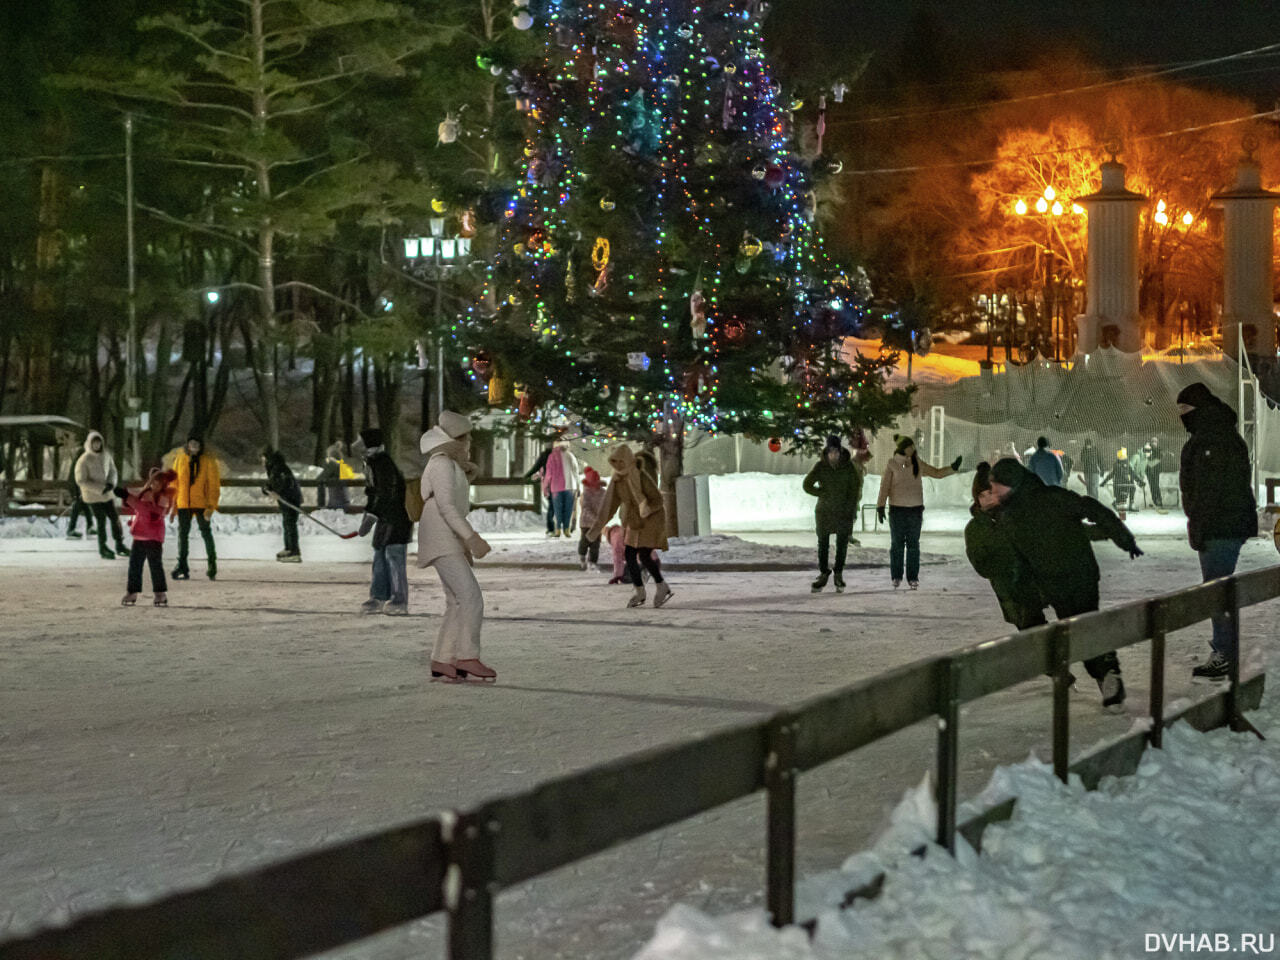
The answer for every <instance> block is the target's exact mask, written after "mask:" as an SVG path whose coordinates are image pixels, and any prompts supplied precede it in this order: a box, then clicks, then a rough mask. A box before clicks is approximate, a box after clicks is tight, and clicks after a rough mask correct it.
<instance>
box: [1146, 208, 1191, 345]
mask: <svg viewBox="0 0 1280 960" xmlns="http://www.w3.org/2000/svg"><path fill="white" fill-rule="evenodd" d="M1151 220H1152V222H1154V223H1155V224H1156V225H1157V226H1159V227H1160V228H1162V229H1161V230H1160V231H1159V234H1158V236H1157V237H1156V238H1155V253H1156V257H1155V259H1156V275H1157V276H1158V277H1159V281H1160V285H1159V287H1158V290H1159V295H1158V297H1157V298H1156V326H1157V327H1163V326H1164V316H1165V312H1166V308H1165V295H1166V292H1167V291H1166V290H1165V273H1166V271H1167V267H1166V263H1167V262H1168V256H1167V255H1166V253H1165V240H1166V239H1167V238H1168V237H1169V235H1170V233H1171V231H1173V230H1175V229H1181V232H1182V236H1183V237H1185V236H1186V233H1187V232H1188V231H1189V230H1190V229H1191V227H1193V226H1194V225H1195V222H1196V218H1195V214H1193V213H1192V212H1191V211H1190V210H1184V211H1183V212H1182V214H1181V215H1179V214H1178V213H1177V211H1176V210H1174V209H1173V208H1172V207H1171V206H1170V205H1169V204H1167V203H1165V201H1163V200H1157V201H1156V210H1155V213H1153V214H1152V215H1151ZM1179 225H1180V226H1179ZM1179 299H1181V291H1180V290H1179V291H1178V293H1177V294H1176V295H1175V296H1174V300H1175V301H1177V300H1179ZM1178 340H1179V343H1180V346H1181V348H1182V351H1183V352H1184V353H1185V352H1186V340H1185V334H1184V331H1183V328H1182V314H1180V315H1179V324H1178ZM1157 342H1159V341H1157Z"/></svg>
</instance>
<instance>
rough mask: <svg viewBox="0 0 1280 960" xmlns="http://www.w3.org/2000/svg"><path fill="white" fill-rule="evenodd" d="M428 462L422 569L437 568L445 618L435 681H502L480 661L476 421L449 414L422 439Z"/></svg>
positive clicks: (434, 654) (481, 550)
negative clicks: (473, 513) (474, 520)
mask: <svg viewBox="0 0 1280 960" xmlns="http://www.w3.org/2000/svg"><path fill="white" fill-rule="evenodd" d="M420 447H421V450H422V452H423V453H424V454H425V455H426V457H427V465H426V467H425V469H423V471H422V517H421V519H420V520H419V521H418V566H420V567H435V568H436V573H437V574H439V576H440V585H441V586H442V587H443V588H444V598H445V602H444V617H443V618H442V620H441V622H440V634H439V636H438V637H437V638H436V643H435V647H434V648H433V649H432V651H431V677H432V679H434V680H443V681H446V682H457V681H459V680H468V679H474V680H487V681H490V682H492V681H494V680H497V679H498V674H497V672H496V671H494V670H493V669H492V668H491V667H489V666H487V665H486V664H484V663H483V662H481V660H480V628H481V625H482V624H483V622H484V595H483V594H482V593H481V592H480V584H479V583H478V582H477V581H476V575H475V573H473V572H472V570H471V564H472V562H473V561H474V560H476V559H479V558H480V557H483V556H484V555H485V554H487V553H488V552H489V544H488V543H486V542H485V540H484V538H483V537H481V536H480V534H478V533H476V532H475V530H474V529H472V527H471V524H469V523H468V522H467V511H468V510H469V509H470V506H471V480H470V478H471V477H472V476H473V475H474V474H475V464H473V463H471V461H470V457H471V421H470V420H468V419H467V418H466V417H464V416H463V415H462V414H460V413H454V412H453V411H451V410H445V411H443V412H442V413H441V414H440V419H439V420H438V421H437V422H436V425H435V426H434V427H432V428H431V429H430V430H428V431H427V432H426V433H424V434H423V435H422V442H421V445H420Z"/></svg>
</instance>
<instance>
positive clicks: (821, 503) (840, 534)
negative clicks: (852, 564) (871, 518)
mask: <svg viewBox="0 0 1280 960" xmlns="http://www.w3.org/2000/svg"><path fill="white" fill-rule="evenodd" d="M865 476H866V469H865V468H864V467H863V466H862V464H860V463H858V462H857V461H856V460H854V459H853V456H852V455H851V454H850V453H849V451H848V450H847V449H845V448H844V447H843V446H841V445H840V438H839V437H836V436H831V437H827V445H826V447H825V448H824V449H823V451H822V458H821V459H820V460H819V461H818V462H817V463H815V464H814V465H813V469H812V470H810V471H809V473H808V475H807V476H806V477H805V478H804V492H805V493H807V494H809V496H811V497H817V498H818V506H817V507H816V509H815V510H814V517H815V519H816V521H817V528H818V579H817V580H815V581H813V592H814V593H819V592H821V590H822V588H823V587H825V586H826V585H827V579H828V578H829V577H830V576H831V574H832V572H834V573H835V584H836V593H843V592H844V560H845V555H846V554H847V553H848V550H849V538H850V537H852V536H853V519H854V517H856V516H857V515H858V503H859V501H861V499H862V480H863V478H864V477H865ZM833 535H834V536H835V538H836V562H835V568H834V571H833V570H832V568H831V567H830V566H829V565H828V559H829V557H830V555H831V537H832V536H833Z"/></svg>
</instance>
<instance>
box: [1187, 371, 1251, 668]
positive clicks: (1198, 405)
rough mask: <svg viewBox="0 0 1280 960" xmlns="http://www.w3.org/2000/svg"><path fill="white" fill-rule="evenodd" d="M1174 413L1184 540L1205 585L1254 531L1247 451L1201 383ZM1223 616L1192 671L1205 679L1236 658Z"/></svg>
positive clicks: (1230, 416)
mask: <svg viewBox="0 0 1280 960" xmlns="http://www.w3.org/2000/svg"><path fill="white" fill-rule="evenodd" d="M1177 403H1178V413H1179V415H1180V416H1181V417H1182V425H1183V426H1185V427H1186V428H1187V432H1188V433H1189V434H1191V436H1190V437H1189V438H1188V439H1187V442H1186V443H1185V444H1184V445H1183V447H1182V463H1181V470H1180V473H1179V474H1178V486H1179V487H1180V488H1181V490H1182V509H1183V511H1184V512H1185V513H1186V515H1187V539H1188V540H1189V541H1190V542H1191V549H1192V550H1195V551H1196V552H1197V553H1199V554H1200V572H1201V575H1202V576H1203V577H1204V579H1205V580H1206V581H1208V580H1214V579H1217V578H1218V577H1226V576H1230V575H1231V574H1232V573H1234V572H1235V569H1236V561H1237V560H1238V559H1239V558H1240V550H1241V548H1242V547H1243V546H1244V542H1245V541H1246V540H1247V539H1249V538H1250V537H1253V536H1257V533H1258V502H1257V500H1256V499H1255V498H1254V495H1253V469H1252V467H1251V465H1250V463H1249V448H1248V446H1246V444H1245V442H1244V438H1243V437H1241V436H1240V431H1239V430H1237V429H1236V414H1235V411H1233V410H1232V409H1231V408H1230V407H1228V406H1227V405H1226V404H1225V403H1223V402H1222V401H1221V400H1219V399H1218V398H1217V397H1215V396H1214V395H1213V392H1212V391H1211V390H1210V389H1209V388H1208V387H1206V386H1205V385H1204V384H1203V383H1193V384H1191V385H1190V386H1189V387H1186V388H1185V389H1183V391H1182V392H1181V393H1179V394H1178V400H1177ZM1235 639H1236V638H1235V636H1234V635H1233V631H1232V630H1231V621H1230V618H1229V617H1228V616H1227V615H1225V614H1224V615H1222V616H1220V617H1214V618H1213V640H1212V642H1211V646H1212V651H1213V652H1212V654H1211V655H1210V657H1209V660H1208V662H1207V663H1204V664H1201V665H1200V666H1198V667H1196V668H1195V669H1194V670H1192V671H1191V673H1192V675H1193V676H1196V677H1203V678H1205V679H1209V680H1220V679H1224V678H1226V677H1227V675H1228V673H1229V671H1230V663H1231V660H1232V659H1233V658H1235V657H1236V656H1237V655H1238V651H1237V650H1236V648H1235Z"/></svg>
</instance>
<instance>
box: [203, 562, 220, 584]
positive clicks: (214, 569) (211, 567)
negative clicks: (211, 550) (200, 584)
mask: <svg viewBox="0 0 1280 960" xmlns="http://www.w3.org/2000/svg"><path fill="white" fill-rule="evenodd" d="M205 573H207V574H208V575H209V579H210V580H217V579H218V558H217V557H214V556H210V557H209V563H208V566H207V567H206V568H205Z"/></svg>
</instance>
